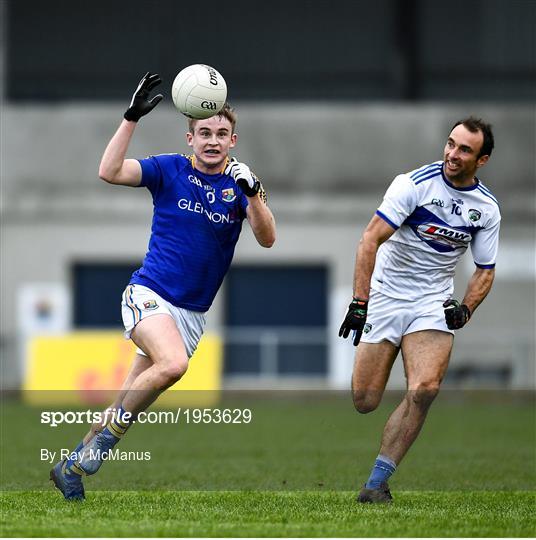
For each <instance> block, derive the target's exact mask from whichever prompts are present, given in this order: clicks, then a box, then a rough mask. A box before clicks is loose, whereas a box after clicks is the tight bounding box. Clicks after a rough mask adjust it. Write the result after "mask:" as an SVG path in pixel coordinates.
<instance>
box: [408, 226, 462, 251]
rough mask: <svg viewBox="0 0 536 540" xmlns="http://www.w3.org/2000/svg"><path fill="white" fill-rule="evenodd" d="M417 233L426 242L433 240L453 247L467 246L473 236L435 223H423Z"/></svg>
mask: <svg viewBox="0 0 536 540" xmlns="http://www.w3.org/2000/svg"><path fill="white" fill-rule="evenodd" d="M417 232H418V234H419V236H420V237H421V238H423V239H424V240H432V241H433V242H438V243H439V244H444V245H446V246H451V247H460V246H467V244H468V243H469V242H470V241H471V238H472V236H471V235H470V234H469V233H467V232H465V231H459V230H457V229H451V228H450V227H445V226H443V225H436V224H434V223H423V224H422V225H419V226H418V227H417Z"/></svg>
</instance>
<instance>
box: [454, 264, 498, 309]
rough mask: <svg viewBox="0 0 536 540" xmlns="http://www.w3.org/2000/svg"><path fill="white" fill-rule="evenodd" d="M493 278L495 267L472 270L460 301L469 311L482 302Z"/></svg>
mask: <svg viewBox="0 0 536 540" xmlns="http://www.w3.org/2000/svg"><path fill="white" fill-rule="evenodd" d="M494 279H495V268H478V267H477V269H476V270H475V271H474V273H473V275H472V276H471V279H470V280H469V283H468V284H467V290H466V291H465V296H464V297H463V301H462V303H463V304H465V305H466V306H467V307H468V308H469V310H470V311H471V313H474V312H475V309H476V308H477V307H478V306H479V305H480V304H481V303H482V301H483V300H484V298H486V296H487V295H488V293H489V291H490V290H491V286H492V285H493V280H494Z"/></svg>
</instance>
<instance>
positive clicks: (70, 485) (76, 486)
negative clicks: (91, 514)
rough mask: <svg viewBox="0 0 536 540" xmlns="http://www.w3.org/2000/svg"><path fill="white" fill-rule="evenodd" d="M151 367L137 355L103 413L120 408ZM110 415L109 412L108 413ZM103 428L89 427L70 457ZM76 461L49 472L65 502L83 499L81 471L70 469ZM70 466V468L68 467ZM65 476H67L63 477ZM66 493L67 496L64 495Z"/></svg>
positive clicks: (102, 426)
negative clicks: (135, 384) (133, 387)
mask: <svg viewBox="0 0 536 540" xmlns="http://www.w3.org/2000/svg"><path fill="white" fill-rule="evenodd" d="M152 365H153V363H152V361H151V360H150V359H149V358H148V357H147V356H144V355H141V354H138V355H136V357H135V358H134V361H133V363H132V367H131V369H130V372H129V374H128V375H127V378H126V379H125V382H124V383H123V386H122V387H121V390H120V392H119V395H118V396H117V398H116V399H115V401H114V403H112V404H111V405H110V406H109V407H108V408H107V409H106V410H105V411H104V414H105V415H106V414H107V413H108V412H110V411H113V410H117V409H118V408H119V406H120V403H121V401H122V399H123V397H124V396H125V394H126V392H127V391H128V390H129V389H130V387H131V386H132V383H133V382H134V381H135V380H136V377H138V375H140V374H141V373H143V372H144V371H145V370H146V369H148V368H149V367H151V366H152ZM110 414H111V412H110ZM103 428H104V425H103V424H102V423H99V422H96V423H94V424H93V425H92V426H91V429H90V430H89V432H88V433H87V434H86V436H85V437H84V438H83V439H82V441H81V442H80V443H79V444H78V446H77V447H76V448H75V449H74V450H73V451H72V452H71V454H70V456H72V457H74V456H79V455H80V452H81V451H82V449H83V448H84V446H85V445H86V444H88V443H89V442H90V441H91V440H92V439H93V438H94V437H95V435H97V433H100V432H101V431H102V430H103ZM75 461H78V458H77V459H73V460H71V462H70V463H69V460H68V459H62V460H61V461H60V462H59V463H56V465H54V467H53V468H52V469H51V471H50V480H52V481H53V482H54V485H55V486H56V487H57V488H58V489H59V490H60V491H61V492H62V493H63V495H64V496H65V498H66V499H67V500H80V499H83V498H84V486H83V484H82V474H83V473H82V471H81V470H80V469H75V468H74V467H72V465H73V463H74V462H75ZM68 465H70V467H68ZM65 475H67V476H65ZM66 492H67V495H66ZM71 493H74V494H75V496H74V497H71ZM77 493H81V494H82V496H81V497H77V496H76V494H77Z"/></svg>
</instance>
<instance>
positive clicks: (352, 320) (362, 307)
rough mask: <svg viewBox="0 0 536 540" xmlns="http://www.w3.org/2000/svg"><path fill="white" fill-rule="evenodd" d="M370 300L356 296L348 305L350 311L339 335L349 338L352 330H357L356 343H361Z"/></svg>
mask: <svg viewBox="0 0 536 540" xmlns="http://www.w3.org/2000/svg"><path fill="white" fill-rule="evenodd" d="M367 309H368V300H362V299H361V298H354V299H353V300H352V303H351V304H350V305H349V306H348V313H347V314H346V317H345V318H344V321H343V322H342V324H341V328H340V330H339V337H343V338H347V337H348V334H349V333H350V330H355V335H354V345H357V344H358V343H359V340H360V339H361V334H362V333H363V327H364V326H365V322H366V320H367Z"/></svg>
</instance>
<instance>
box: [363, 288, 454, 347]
mask: <svg viewBox="0 0 536 540" xmlns="http://www.w3.org/2000/svg"><path fill="white" fill-rule="evenodd" d="M448 298H449V297H448V296H445V295H444V294H443V295H441V296H433V295H430V296H424V297H423V298H422V299H420V300H418V301H416V300H411V301H410V300H400V299H398V298H391V297H390V296H385V295H384V294H382V293H380V292H378V291H374V290H371V294H370V299H369V305H368V312H367V322H366V323H365V327H364V328H363V334H362V335H361V341H362V342H363V343H380V342H381V341H383V340H384V339H386V340H387V341H390V342H391V343H393V344H394V345H396V346H397V347H399V346H400V342H401V341H402V337H403V336H405V335H407V334H411V333H413V332H419V331H420V330H441V331H442V332H448V333H449V334H454V331H453V330H449V329H448V328H447V323H446V322H445V311H444V308H443V302H445V300H448Z"/></svg>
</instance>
